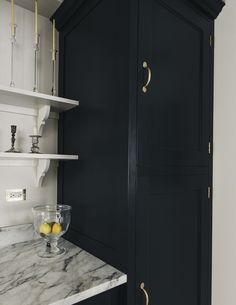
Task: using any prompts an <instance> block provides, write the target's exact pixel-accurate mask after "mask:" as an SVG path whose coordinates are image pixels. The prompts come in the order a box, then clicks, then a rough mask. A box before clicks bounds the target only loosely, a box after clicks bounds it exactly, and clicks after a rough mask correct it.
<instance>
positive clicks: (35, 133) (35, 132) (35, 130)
mask: <svg viewBox="0 0 236 305" xmlns="http://www.w3.org/2000/svg"><path fill="white" fill-rule="evenodd" d="M33 135H34V136H37V135H38V129H37V127H36V126H34V133H33Z"/></svg>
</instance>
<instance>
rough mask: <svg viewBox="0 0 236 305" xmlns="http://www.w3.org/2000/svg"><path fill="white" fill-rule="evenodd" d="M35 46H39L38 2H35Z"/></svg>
mask: <svg viewBox="0 0 236 305" xmlns="http://www.w3.org/2000/svg"><path fill="white" fill-rule="evenodd" d="M35 44H36V45H37V44H38V0H35Z"/></svg>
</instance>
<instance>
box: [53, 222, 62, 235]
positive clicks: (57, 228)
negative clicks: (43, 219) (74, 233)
mask: <svg viewBox="0 0 236 305" xmlns="http://www.w3.org/2000/svg"><path fill="white" fill-rule="evenodd" d="M61 230H62V227H61V225H60V224H59V223H54V225H53V226H52V234H60V233H61Z"/></svg>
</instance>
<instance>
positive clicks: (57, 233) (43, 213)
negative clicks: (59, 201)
mask: <svg viewBox="0 0 236 305" xmlns="http://www.w3.org/2000/svg"><path fill="white" fill-rule="evenodd" d="M33 215H34V228H35V231H36V233H37V234H38V235H39V236H41V237H42V238H43V239H44V240H45V242H46V247H45V249H43V250H41V251H40V252H39V253H38V255H39V256H40V257H46V258H50V257H55V256H57V255H61V254H63V253H65V252H66V250H65V249H64V248H62V247H59V246H58V240H59V238H60V237H61V236H62V235H64V234H65V233H66V231H67V230H68V227H69V224H70V220H71V206H69V205H40V206H36V207H34V208H33Z"/></svg>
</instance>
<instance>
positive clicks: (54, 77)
mask: <svg viewBox="0 0 236 305" xmlns="http://www.w3.org/2000/svg"><path fill="white" fill-rule="evenodd" d="M56 60H57V49H56V25H55V19H53V22H52V95H56Z"/></svg>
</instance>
